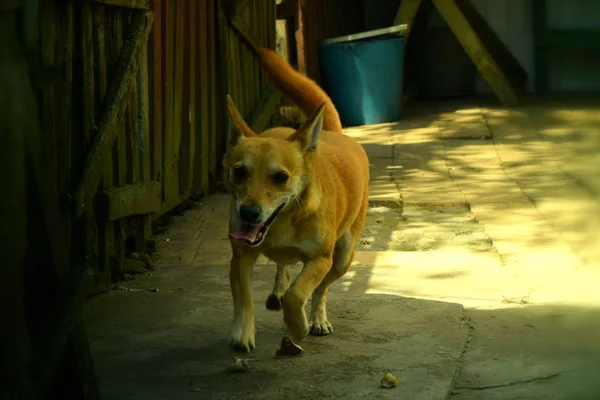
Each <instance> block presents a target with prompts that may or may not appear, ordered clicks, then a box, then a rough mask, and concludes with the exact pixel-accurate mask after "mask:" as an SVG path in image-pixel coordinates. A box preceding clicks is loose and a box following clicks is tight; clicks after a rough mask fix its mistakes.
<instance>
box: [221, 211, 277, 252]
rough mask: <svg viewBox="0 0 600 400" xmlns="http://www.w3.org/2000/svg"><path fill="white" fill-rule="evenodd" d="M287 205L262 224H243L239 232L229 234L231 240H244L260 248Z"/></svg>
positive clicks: (274, 212)
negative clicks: (270, 228)
mask: <svg viewBox="0 0 600 400" xmlns="http://www.w3.org/2000/svg"><path fill="white" fill-rule="evenodd" d="M286 204H287V202H284V203H283V204H281V205H280V206H279V207H277V209H276V210H275V211H273V214H271V216H270V217H269V218H268V219H267V220H266V221H265V222H263V223H262V224H248V223H245V222H242V224H241V226H240V228H239V229H238V230H235V231H231V232H229V238H230V239H233V240H244V241H245V242H246V243H247V244H248V245H250V246H258V245H259V244H261V243H262V241H263V240H264V238H265V236H266V235H267V231H268V230H269V227H270V226H271V224H272V223H273V222H274V221H275V218H277V215H279V212H280V211H281V210H282V209H283V207H285V205H286Z"/></svg>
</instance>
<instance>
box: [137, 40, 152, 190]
mask: <svg viewBox="0 0 600 400" xmlns="http://www.w3.org/2000/svg"><path fill="white" fill-rule="evenodd" d="M148 47H149V46H148V43H146V44H145V45H144V46H143V48H142V52H141V54H140V68H139V70H138V99H139V102H138V118H139V123H140V127H139V129H140V131H141V136H142V146H141V148H142V150H141V154H140V157H141V158H142V160H141V176H140V178H141V179H142V180H144V181H145V182H148V181H151V180H152V175H151V173H152V172H151V170H150V121H149V113H150V106H149V100H150V94H149V90H148V84H149V77H148Z"/></svg>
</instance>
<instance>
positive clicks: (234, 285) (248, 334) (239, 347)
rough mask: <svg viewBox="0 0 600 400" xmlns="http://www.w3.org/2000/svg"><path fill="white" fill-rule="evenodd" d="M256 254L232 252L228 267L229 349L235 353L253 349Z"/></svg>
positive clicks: (251, 252)
mask: <svg viewBox="0 0 600 400" xmlns="http://www.w3.org/2000/svg"><path fill="white" fill-rule="evenodd" d="M257 258H258V252H255V251H247V252H239V253H238V252H236V251H235V250H234V252H233V256H232V257H231V263H230V267H229V283H230V286H231V294H232V296H233V329H232V331H231V336H230V338H229V347H231V348H232V349H233V350H235V351H241V352H250V351H252V350H254V347H255V336H256V331H255V329H254V301H253V298H252V271H253V269H254V263H255V262H256V259H257Z"/></svg>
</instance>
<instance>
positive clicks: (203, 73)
mask: <svg viewBox="0 0 600 400" xmlns="http://www.w3.org/2000/svg"><path fill="white" fill-rule="evenodd" d="M208 3H212V0H208V1H207V0H200V1H199V2H198V9H197V14H198V18H197V29H196V35H197V37H198V43H197V52H198V63H197V64H198V65H197V67H196V74H197V75H196V76H197V78H196V79H197V82H196V86H197V87H198V93H197V100H196V115H197V116H198V123H197V125H196V129H197V134H198V135H199V140H196V159H195V163H194V165H195V168H194V169H195V175H194V182H195V183H194V186H195V188H196V189H195V191H196V192H197V193H203V194H204V193H206V192H207V191H208V186H209V179H208V178H209V138H210V136H211V135H212V134H213V133H212V132H211V131H210V129H209V126H210V125H209V118H211V115H209V111H208V110H209V103H210V97H209V90H210V86H209V85H210V77H209V71H208V68H207V67H208V65H209V64H210V62H211V60H210V57H209V54H208V52H207V50H208V49H209V48H210V46H211V43H209V42H208V40H207V39H208V35H207V21H208V20H209V19H210V18H211V16H210V13H209V12H207V11H208Z"/></svg>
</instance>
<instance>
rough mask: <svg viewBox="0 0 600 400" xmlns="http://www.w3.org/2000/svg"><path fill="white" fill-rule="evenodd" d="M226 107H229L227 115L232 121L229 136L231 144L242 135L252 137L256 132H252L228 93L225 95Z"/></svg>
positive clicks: (235, 142)
mask: <svg viewBox="0 0 600 400" xmlns="http://www.w3.org/2000/svg"><path fill="white" fill-rule="evenodd" d="M227 108H228V109H229V115H230V116H231V120H232V121H233V125H234V126H233V132H232V136H231V145H235V144H237V142H238V141H239V140H240V138H242V137H247V138H249V137H253V136H256V133H254V132H252V129H250V127H249V126H248V124H247V123H246V121H244V118H242V116H241V115H240V113H239V111H238V110H237V108H236V106H235V104H234V103H233V100H232V99H231V96H230V95H227Z"/></svg>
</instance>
